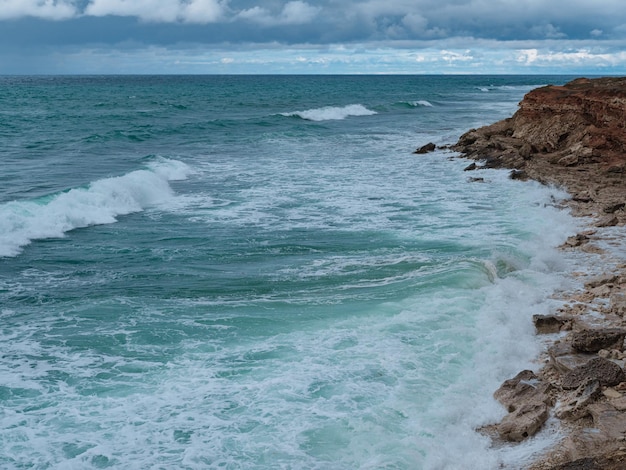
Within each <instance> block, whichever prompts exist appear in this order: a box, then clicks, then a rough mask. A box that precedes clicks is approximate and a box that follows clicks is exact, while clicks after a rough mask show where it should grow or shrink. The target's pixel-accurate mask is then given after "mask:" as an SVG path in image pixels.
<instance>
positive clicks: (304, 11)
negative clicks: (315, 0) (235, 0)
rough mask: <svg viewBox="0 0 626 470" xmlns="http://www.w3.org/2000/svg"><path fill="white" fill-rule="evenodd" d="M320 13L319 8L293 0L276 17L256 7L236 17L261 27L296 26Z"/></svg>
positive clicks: (264, 9) (308, 21) (243, 11)
mask: <svg viewBox="0 0 626 470" xmlns="http://www.w3.org/2000/svg"><path fill="white" fill-rule="evenodd" d="M320 11H321V8H319V7H314V6H311V5H309V4H308V3H306V2H303V1H300V0H295V1H291V2H287V3H286V4H285V6H284V7H283V9H282V11H281V12H280V13H279V14H278V15H277V16H272V14H271V12H270V11H269V10H267V9H266V8H262V7H258V6H256V7H253V8H249V9H247V10H242V11H241V12H240V13H239V14H238V15H237V17H238V18H241V19H244V20H248V21H252V22H254V23H258V24H260V25H262V26H280V25H298V24H305V23H310V22H311V21H312V20H313V19H315V17H316V16H317V15H318V14H319V12H320Z"/></svg>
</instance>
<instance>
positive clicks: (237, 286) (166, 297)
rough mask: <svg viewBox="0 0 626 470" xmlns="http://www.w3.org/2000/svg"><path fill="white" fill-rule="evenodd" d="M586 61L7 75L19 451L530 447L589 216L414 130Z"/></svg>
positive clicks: (1, 98)
mask: <svg viewBox="0 0 626 470" xmlns="http://www.w3.org/2000/svg"><path fill="white" fill-rule="evenodd" d="M571 78H572V77H564V76H486V75H478V76H69V77H63V76H33V77H17V76H5V77H0V144H1V145H0V165H1V166H0V335H1V336H0V467H1V468H7V469H26V468H28V469H81V470H82V469H100V468H120V469H213V468H219V469H320V470H321V469H324V470H328V469H330V470H344V469H345V470H348V469H411V470H413V469H492V468H494V469H495V468H519V467H522V466H523V464H524V463H527V462H528V460H529V459H531V458H532V457H533V456H534V455H536V453H537V452H539V451H541V450H542V449H544V448H545V447H546V446H547V445H549V444H550V443H551V442H553V440H554V433H555V431H554V429H552V430H551V429H550V426H548V427H547V429H546V430H545V431H542V432H541V433H540V434H538V435H537V436H536V437H534V438H532V439H530V440H528V442H525V443H523V444H521V445H517V446H508V445H504V446H502V445H497V446H494V445H492V443H491V441H490V439H489V438H488V437H486V436H485V435H483V434H481V433H479V432H476V429H477V428H478V427H480V426H483V425H486V424H489V423H493V422H495V421H497V420H498V419H500V418H501V417H502V416H504V414H505V410H504V409H503V408H502V407H501V406H500V405H499V404H498V403H496V402H495V401H494V399H493V398H492V393H493V391H494V390H495V389H496V388H497V387H498V386H499V385H500V383H501V382H502V381H503V380H505V379H507V378H510V377H512V376H513V375H515V374H516V373H517V372H518V371H520V370H521V369H523V368H532V369H537V368H538V367H539V364H537V363H536V361H535V360H536V358H537V356H538V354H539V352H540V351H541V348H542V343H541V339H540V338H538V337H536V336H535V335H534V331H533V326H532V322H531V316H532V315H533V314H535V313H546V312H547V311H549V310H550V309H551V308H554V307H556V306H558V305H560V304H559V301H558V300H556V298H553V296H552V294H553V293H554V292H555V291H558V290H560V289H565V288H567V287H568V286H570V285H571V283H572V282H573V281H572V279H570V277H569V275H568V274H569V272H570V271H571V269H572V260H570V259H568V258H567V256H566V254H564V253H562V252H559V251H558V250H557V249H556V247H557V246H558V245H559V244H561V243H562V242H563V241H565V239H566V237H567V236H569V235H571V234H573V233H574V232H575V231H576V229H577V227H578V224H579V222H578V221H576V220H574V218H572V217H571V216H570V215H569V214H568V213H567V212H565V211H563V210H560V209H559V208H558V201H559V200H561V199H562V198H563V197H565V196H566V195H565V193H563V192H562V191H561V190H559V189H557V188H550V187H545V186H541V185H539V184H538V183H535V182H520V181H513V180H511V179H509V178H508V172H507V171H505V170H481V171H479V172H472V173H469V172H464V171H463V169H464V168H465V167H466V166H467V165H468V164H469V162H468V161H465V160H463V159H460V158H455V157H457V155H456V154H455V153H454V152H451V151H449V150H445V149H438V150H436V151H435V152H432V153H429V154H426V155H414V154H413V153H412V152H413V150H415V148H417V147H419V146H421V145H423V144H426V143H428V142H434V143H435V144H437V145H440V146H441V145H444V144H451V143H454V142H456V140H457V139H458V137H459V136H460V135H461V134H462V133H464V132H465V131H467V130H469V129H470V128H473V127H478V126H481V125H484V124H488V123H491V122H494V121H496V120H499V119H502V118H504V117H507V116H510V115H511V114H512V113H513V112H515V110H516V108H517V103H518V102H519V101H520V100H521V99H522V97H523V95H524V94H525V93H526V92H528V91H530V90H531V89H533V88H535V87H537V86H540V85H545V84H562V83H565V82H567V81H568V80H570V79H571ZM471 177H480V178H483V181H472V179H471Z"/></svg>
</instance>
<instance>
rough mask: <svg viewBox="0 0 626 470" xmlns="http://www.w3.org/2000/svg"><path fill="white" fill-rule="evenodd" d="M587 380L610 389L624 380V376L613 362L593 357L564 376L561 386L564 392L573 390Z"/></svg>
mask: <svg viewBox="0 0 626 470" xmlns="http://www.w3.org/2000/svg"><path fill="white" fill-rule="evenodd" d="M588 380H598V381H599V382H600V385H603V386H609V387H610V386H613V385H617V384H619V383H620V382H623V381H624V380H626V375H625V374H624V370H623V369H622V368H621V367H620V366H618V365H617V364H615V363H614V362H612V361H609V360H608V359H603V358H601V357H595V358H593V359H591V360H590V361H587V363H585V364H583V365H582V366H578V367H576V368H575V369H573V370H571V371H570V372H568V373H567V374H565V375H564V376H563V380H562V382H561V386H562V387H563V388H564V389H565V390H573V389H576V388H578V387H580V386H581V385H583V384H584V383H585V382H587V381H588Z"/></svg>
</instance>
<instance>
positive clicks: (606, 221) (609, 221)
mask: <svg viewBox="0 0 626 470" xmlns="http://www.w3.org/2000/svg"><path fill="white" fill-rule="evenodd" d="M618 223H619V219H618V218H617V217H615V216H614V215H607V216H606V217H602V218H600V220H598V221H597V222H596V227H614V226H616V225H617V224H618Z"/></svg>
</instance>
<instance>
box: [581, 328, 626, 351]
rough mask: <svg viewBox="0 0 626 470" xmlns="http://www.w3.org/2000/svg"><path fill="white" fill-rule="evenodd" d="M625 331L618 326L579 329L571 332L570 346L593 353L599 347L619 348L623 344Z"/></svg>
mask: <svg viewBox="0 0 626 470" xmlns="http://www.w3.org/2000/svg"><path fill="white" fill-rule="evenodd" d="M624 337H626V331H624V330H621V329H618V328H605V329H601V330H581V331H575V332H574V333H572V347H573V348H574V349H575V350H577V351H580V352H586V353H595V352H598V351H600V350H601V349H619V350H620V351H621V350H622V348H623V345H624Z"/></svg>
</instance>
